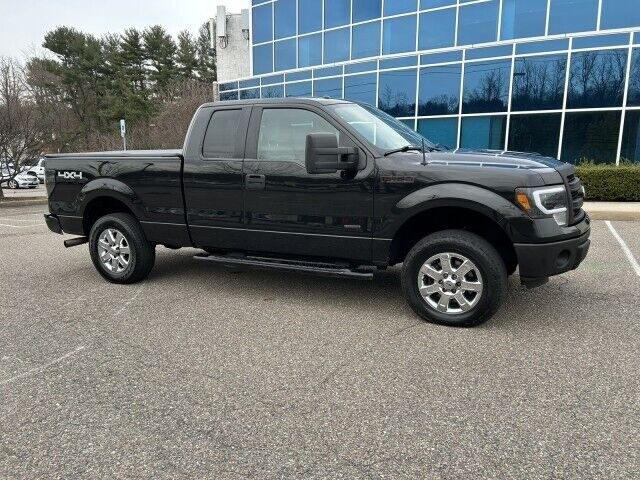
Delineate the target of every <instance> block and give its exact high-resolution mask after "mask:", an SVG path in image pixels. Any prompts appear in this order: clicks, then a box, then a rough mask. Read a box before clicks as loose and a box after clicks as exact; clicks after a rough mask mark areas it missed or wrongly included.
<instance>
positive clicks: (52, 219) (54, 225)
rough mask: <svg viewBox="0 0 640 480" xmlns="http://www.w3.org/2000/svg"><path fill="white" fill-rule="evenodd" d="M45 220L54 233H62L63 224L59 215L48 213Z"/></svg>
mask: <svg viewBox="0 0 640 480" xmlns="http://www.w3.org/2000/svg"><path fill="white" fill-rule="evenodd" d="M44 221H45V222H46V223H47V227H49V230H51V231H52V232H53V233H58V234H60V235H62V233H63V231H62V225H60V219H59V218H58V216H57V215H53V214H51V213H47V214H45V216H44Z"/></svg>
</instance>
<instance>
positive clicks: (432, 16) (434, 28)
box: [418, 8, 456, 50]
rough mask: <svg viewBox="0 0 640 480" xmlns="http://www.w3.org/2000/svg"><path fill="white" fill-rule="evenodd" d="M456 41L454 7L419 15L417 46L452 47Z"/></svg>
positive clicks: (423, 48)
mask: <svg viewBox="0 0 640 480" xmlns="http://www.w3.org/2000/svg"><path fill="white" fill-rule="evenodd" d="M455 41H456V9H455V8H447V9H445V10H436V11H435V12H428V13H422V14H421V15H420V35H419V38H418V48H420V50H428V49H431V48H444V47H452V46H453V45H454V44H455Z"/></svg>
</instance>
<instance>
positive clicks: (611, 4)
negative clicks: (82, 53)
mask: <svg viewBox="0 0 640 480" xmlns="http://www.w3.org/2000/svg"><path fill="white" fill-rule="evenodd" d="M251 18H252V28H251V32H252V34H251V35H252V38H251V45H252V66H251V68H252V72H253V75H254V77H252V79H244V80H251V81H252V82H254V83H251V82H249V83H247V82H246V81H239V82H238V81H236V82H228V83H226V84H223V85H221V86H220V92H221V94H220V95H221V99H235V98H257V97H260V96H261V97H264V98H274V97H284V96H323V97H325V96H326V97H330V98H347V99H350V100H356V101H361V102H365V103H369V104H372V105H376V106H377V107H379V108H381V109H382V110H384V111H386V112H388V113H389V114H391V115H394V116H396V117H398V118H400V119H401V120H402V121H403V122H405V123H407V124H408V125H411V126H412V127H413V128H415V129H416V130H418V131H420V132H421V133H423V134H424V135H425V136H427V137H428V138H430V139H431V140H433V141H434V142H435V143H440V144H442V145H445V146H447V147H449V148H494V149H510V150H519V151H537V152H539V153H543V154H545V155H551V156H559V157H560V158H562V159H563V160H566V161H574V162H575V161H579V160H581V159H583V158H588V159H592V160H595V161H597V162H609V163H612V162H616V161H618V159H619V158H628V159H631V160H634V161H640V0H252V15H251Z"/></svg>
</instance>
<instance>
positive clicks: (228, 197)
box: [184, 106, 251, 248]
mask: <svg viewBox="0 0 640 480" xmlns="http://www.w3.org/2000/svg"><path fill="white" fill-rule="evenodd" d="M211 113H212V115H211V116H210V117H209V120H208V123H206V125H194V126H192V132H191V133H190V135H191V136H195V135H199V137H198V138H204V141H203V143H202V145H201V146H200V148H198V149H197V151H196V152H193V151H190V152H189V153H188V156H185V166H184V191H185V203H186V205H187V220H188V222H189V226H190V231H191V236H192V239H193V243H194V245H196V246H199V247H214V248H236V234H235V233H234V230H233V229H237V228H242V219H243V193H242V192H243V185H242V157H243V156H244V145H245V138H246V131H247V125H248V121H249V117H250V114H251V107H241V106H238V107H222V108H215V109H214V108H211ZM194 138H195V137H194Z"/></svg>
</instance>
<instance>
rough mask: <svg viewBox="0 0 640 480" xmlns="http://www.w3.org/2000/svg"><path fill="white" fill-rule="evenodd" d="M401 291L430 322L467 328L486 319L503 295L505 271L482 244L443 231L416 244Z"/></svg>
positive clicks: (475, 237)
mask: <svg viewBox="0 0 640 480" xmlns="http://www.w3.org/2000/svg"><path fill="white" fill-rule="evenodd" d="M402 288H403V291H404V294H405V297H406V298H407V301H408V302H409V304H410V305H411V307H412V308H413V310H414V311H415V312H416V313H417V314H418V315H420V316H421V317H422V318H424V319H425V320H427V321H429V322H433V323H440V324H444V325H450V326H461V327H472V326H475V325H479V324H481V323H483V322H485V321H487V320H488V319H489V318H491V317H492V316H493V315H494V314H495V312H496V311H497V310H498V308H499V307H500V304H501V303H502V300H503V298H504V296H505V293H506V290H507V271H506V268H505V265H504V262H503V261H502V258H501V257H500V255H499V254H498V252H497V251H496V249H495V248H494V247H493V246H492V245H491V244H490V243H488V242H487V241H486V240H485V239H484V238H482V237H480V236H478V235H475V234H473V233H470V232H466V231H462V230H446V231H442V232H437V233H434V234H432V235H429V236H427V237H425V238H424V239H422V240H421V241H420V242H418V243H417V244H416V245H415V246H414V247H413V249H411V251H410V252H409V254H408V255H407V258H406V259H405V261H404V264H403V267H402Z"/></svg>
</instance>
